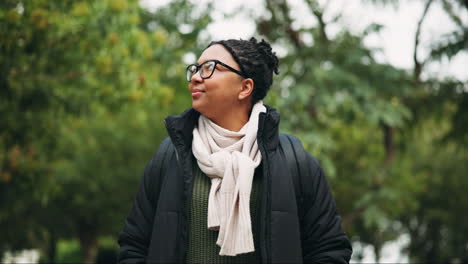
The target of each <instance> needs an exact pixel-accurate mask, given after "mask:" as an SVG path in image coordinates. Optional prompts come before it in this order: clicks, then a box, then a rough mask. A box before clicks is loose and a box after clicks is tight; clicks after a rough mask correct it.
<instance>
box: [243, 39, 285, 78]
mask: <svg viewBox="0 0 468 264" xmlns="http://www.w3.org/2000/svg"><path fill="white" fill-rule="evenodd" d="M249 41H250V42H251V43H252V44H254V45H255V46H256V47H257V49H258V50H259V51H260V52H262V53H263V54H264V55H265V60H266V61H265V62H266V64H267V65H268V67H269V68H270V69H272V70H273V72H274V73H276V74H278V73H279V71H278V57H276V52H272V48H271V45H270V43H268V42H266V41H265V40H264V39H262V41H260V42H258V41H257V39H256V38H254V37H252V38H250V40H249Z"/></svg>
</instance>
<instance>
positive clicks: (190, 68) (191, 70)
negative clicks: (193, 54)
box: [188, 64, 197, 73]
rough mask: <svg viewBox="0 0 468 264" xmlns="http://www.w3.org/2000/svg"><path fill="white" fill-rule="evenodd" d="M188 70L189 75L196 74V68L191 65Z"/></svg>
mask: <svg viewBox="0 0 468 264" xmlns="http://www.w3.org/2000/svg"><path fill="white" fill-rule="evenodd" d="M188 70H189V72H191V73H196V72H197V66H196V65H193V64H192V65H190V66H189V67H188Z"/></svg>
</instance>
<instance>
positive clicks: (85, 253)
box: [78, 223, 98, 264]
mask: <svg viewBox="0 0 468 264" xmlns="http://www.w3.org/2000/svg"><path fill="white" fill-rule="evenodd" d="M78 230H79V234H78V236H79V239H80V249H81V256H82V258H83V263H87V264H89V263H95V262H96V256H97V251H98V243H97V232H96V228H95V227H94V226H92V225H88V224H83V223H81V224H80V225H79V227H78Z"/></svg>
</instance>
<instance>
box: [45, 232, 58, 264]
mask: <svg viewBox="0 0 468 264" xmlns="http://www.w3.org/2000/svg"><path fill="white" fill-rule="evenodd" d="M49 234H50V238H49V246H48V248H47V260H48V261H49V262H50V263H56V256H57V235H56V234H55V231H54V230H50V231H49Z"/></svg>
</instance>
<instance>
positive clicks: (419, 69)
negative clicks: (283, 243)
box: [413, 0, 434, 82]
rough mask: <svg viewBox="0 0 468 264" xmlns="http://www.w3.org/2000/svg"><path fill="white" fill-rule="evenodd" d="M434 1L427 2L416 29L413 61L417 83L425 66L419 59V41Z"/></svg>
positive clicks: (428, 0)
mask: <svg viewBox="0 0 468 264" xmlns="http://www.w3.org/2000/svg"><path fill="white" fill-rule="evenodd" d="M432 2H434V1H433V0H427V2H426V5H425V6H424V11H423V13H422V15H421V18H419V21H418V25H417V28H416V35H415V37H414V52H413V61H414V71H413V77H414V80H415V81H416V82H419V81H420V80H421V72H422V68H423V66H424V63H425V62H424V61H423V62H421V61H419V59H418V48H419V41H420V36H421V28H422V23H423V21H424V19H425V18H426V15H427V12H428V11H429V7H430V6H431V4H432Z"/></svg>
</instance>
